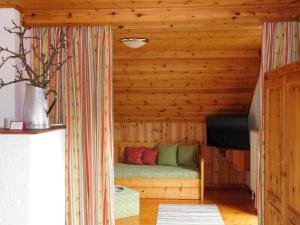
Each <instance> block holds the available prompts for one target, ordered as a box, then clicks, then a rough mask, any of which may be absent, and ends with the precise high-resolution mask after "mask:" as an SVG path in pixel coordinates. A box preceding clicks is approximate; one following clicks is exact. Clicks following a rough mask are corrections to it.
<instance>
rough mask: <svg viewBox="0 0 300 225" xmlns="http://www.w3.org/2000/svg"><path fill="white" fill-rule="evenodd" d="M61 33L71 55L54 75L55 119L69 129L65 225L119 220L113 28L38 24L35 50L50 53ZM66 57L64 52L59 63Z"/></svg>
mask: <svg viewBox="0 0 300 225" xmlns="http://www.w3.org/2000/svg"><path fill="white" fill-rule="evenodd" d="M61 32H64V33H65V34H66V38H67V41H68V42H69V47H68V49H67V53H68V55H70V56H71V57H72V58H71V59H70V60H69V61H68V62H67V64H66V65H65V66H64V68H63V70H62V71H60V72H58V73H57V74H56V75H57V76H56V77H55V79H53V80H52V83H51V87H52V88H54V89H55V90H56V91H57V93H58V101H57V104H56V106H55V108H54V110H53V112H52V113H51V115H50V119H51V122H52V123H62V124H65V125H66V131H67V137H66V224H67V225H110V224H114V215H113V212H114V211H113V202H114V198H113V197H114V195H113V194H114V193H113V181H114V174H113V119H112V114H113V110H112V36H111V28H110V27H51V28H49V27H46V28H45V27H42V28H40V27H37V28H33V29H32V35H33V36H37V37H39V39H38V40H33V43H32V45H33V46H36V47H37V48H36V52H38V53H41V52H44V53H48V52H49V51H50V45H51V44H55V43H56V42H57V41H58V40H59V36H60V33H61ZM36 55H37V54H36ZM36 55H33V56H32V57H33V58H32V61H33V62H34V64H35V65H37V68H38V64H37V63H36V57H37V56H36ZM65 57H66V52H63V51H61V53H60V55H59V57H58V58H57V62H62V61H63V60H64V58H65ZM50 101H52V99H51V98H50V99H49V102H50ZM53 166H55V165H53ZM45 219H46V218H45Z"/></svg>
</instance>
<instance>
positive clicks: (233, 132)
mask: <svg viewBox="0 0 300 225" xmlns="http://www.w3.org/2000/svg"><path fill="white" fill-rule="evenodd" d="M206 130H207V145H208V146H214V147H217V148H222V149H239V150H249V149H250V144H249V128H248V118H247V117H208V118H207V119H206Z"/></svg>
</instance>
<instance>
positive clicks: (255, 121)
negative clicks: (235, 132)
mask: <svg viewBox="0 0 300 225" xmlns="http://www.w3.org/2000/svg"><path fill="white" fill-rule="evenodd" d="M260 79H261V78H260V77H259V78H258V82H257V85H256V88H255V92H254V95H253V98H252V103H251V107H250V111H249V117H248V118H249V128H250V129H251V130H260V128H261V122H262V118H261V117H262V108H261V105H262V103H261V94H262V90H261V88H262V87H261V82H260Z"/></svg>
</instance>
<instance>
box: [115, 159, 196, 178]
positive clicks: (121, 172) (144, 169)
mask: <svg viewBox="0 0 300 225" xmlns="http://www.w3.org/2000/svg"><path fill="white" fill-rule="evenodd" d="M114 171H115V178H117V179H118V178H123V179H124V178H127V179H129V178H165V179H166V178H178V179H180V178H181V179H182V178H187V179H198V178H199V177H200V173H199V169H198V168H197V167H190V166H160V165H155V166H153V165H132V164H125V163H115V165H114Z"/></svg>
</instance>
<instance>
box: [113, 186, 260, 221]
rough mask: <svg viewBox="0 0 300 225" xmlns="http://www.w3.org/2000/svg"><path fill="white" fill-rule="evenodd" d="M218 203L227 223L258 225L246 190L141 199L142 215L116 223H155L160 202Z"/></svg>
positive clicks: (252, 203)
mask: <svg viewBox="0 0 300 225" xmlns="http://www.w3.org/2000/svg"><path fill="white" fill-rule="evenodd" d="M164 203H165V204H217V205H218V208H219V210H220V212H221V215H222V217H223V220H224V222H225V225H257V224H258V222H257V215H256V213H255V211H254V208H253V206H254V201H253V200H251V196H250V194H249V192H248V191H246V190H223V191H206V194H205V200H204V201H199V200H161V199H141V208H140V210H141V213H140V216H134V217H128V218H124V219H119V220H116V225H155V224H156V217H157V210H158V206H159V204H164Z"/></svg>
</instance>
